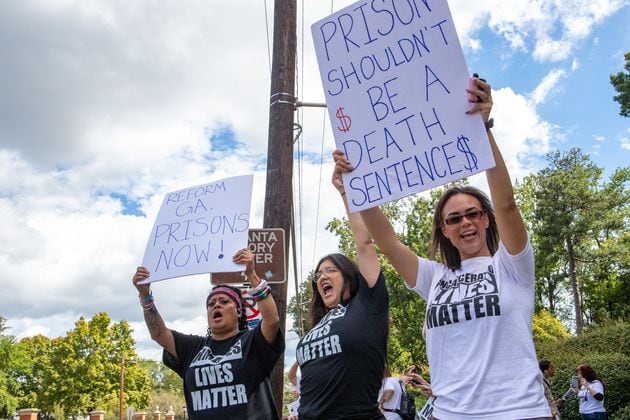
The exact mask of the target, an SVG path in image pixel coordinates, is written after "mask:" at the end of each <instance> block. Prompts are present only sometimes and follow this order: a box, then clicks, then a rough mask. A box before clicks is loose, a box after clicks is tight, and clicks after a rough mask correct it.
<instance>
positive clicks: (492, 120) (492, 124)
mask: <svg viewBox="0 0 630 420" xmlns="http://www.w3.org/2000/svg"><path fill="white" fill-rule="evenodd" d="M484 125H485V126H486V131H488V130H490V129H491V128H492V127H494V118H490V119H489V120H488V121H486V122H485V123H484Z"/></svg>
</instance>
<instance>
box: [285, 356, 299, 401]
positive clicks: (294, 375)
mask: <svg viewBox="0 0 630 420" xmlns="http://www.w3.org/2000/svg"><path fill="white" fill-rule="evenodd" d="M301 377H302V373H301V372H300V365H298V362H293V364H292V365H291V367H290V368H289V372H288V373H287V378H289V382H291V385H293V389H294V390H295V396H296V397H299V396H300V379H301Z"/></svg>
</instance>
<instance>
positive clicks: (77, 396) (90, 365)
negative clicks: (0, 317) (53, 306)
mask: <svg viewBox="0 0 630 420" xmlns="http://www.w3.org/2000/svg"><path fill="white" fill-rule="evenodd" d="M3 325H4V323H3V322H2V323H0V326H3ZM5 344H6V345H5ZM134 345H135V343H134V341H133V338H132V336H131V330H130V328H129V325H128V324H127V322H125V321H121V322H119V323H112V322H111V319H110V317H109V316H108V315H107V314H106V313H104V312H101V313H98V314H96V315H94V317H93V318H92V319H91V320H86V319H84V318H83V317H81V318H80V319H79V320H78V321H77V322H76V324H75V327H74V329H72V330H70V331H68V333H67V336H65V337H59V338H55V339H50V338H48V337H45V336H42V335H38V336H34V337H27V338H23V339H22V340H20V341H19V342H15V340H13V337H5V336H1V337H0V372H2V373H3V374H1V375H0V410H2V411H1V412H0V417H9V416H10V415H12V414H13V411H14V410H15V409H16V408H24V407H37V408H38V409H40V410H41V412H42V417H43V418H49V417H54V418H63V417H67V416H76V415H86V414H87V413H89V412H90V411H92V410H95V409H110V410H111V409H112V408H115V409H116V410H117V408H118V401H119V390H120V373H121V366H122V365H121V359H123V358H124V360H125V361H126V363H125V365H124V399H125V406H129V405H133V406H136V407H148V403H149V398H150V394H151V384H150V379H149V375H148V371H147V369H146V367H144V365H142V364H140V363H132V361H135V360H138V357H137V355H136V352H135V348H134ZM5 383H7V384H8V389H9V393H8V395H9V397H11V399H6V398H4V394H3V391H4V390H3V385H4V384H5Z"/></svg>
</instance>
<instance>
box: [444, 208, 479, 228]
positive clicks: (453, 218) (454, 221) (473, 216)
mask: <svg viewBox="0 0 630 420" xmlns="http://www.w3.org/2000/svg"><path fill="white" fill-rule="evenodd" d="M484 213H485V211H484V210H468V211H467V212H466V213H464V214H452V215H450V216H448V217H447V218H446V219H444V223H445V224H447V225H449V226H452V225H458V224H460V223H461V221H462V220H464V217H465V218H466V219H468V220H470V221H471V222H472V221H474V220H479V219H480V218H481V216H483V214H484Z"/></svg>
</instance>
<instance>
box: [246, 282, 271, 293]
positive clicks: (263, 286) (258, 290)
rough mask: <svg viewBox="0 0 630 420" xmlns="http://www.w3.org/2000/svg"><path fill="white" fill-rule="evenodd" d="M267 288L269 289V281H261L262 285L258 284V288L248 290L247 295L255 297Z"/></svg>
mask: <svg viewBox="0 0 630 420" xmlns="http://www.w3.org/2000/svg"><path fill="white" fill-rule="evenodd" d="M266 287H268V286H267V280H261V281H260V283H258V286H256V287H250V288H249V289H247V294H248V295H252V296H254V295H255V294H258V293H260V292H262V291H263V290H264V289H265V288H266Z"/></svg>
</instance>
